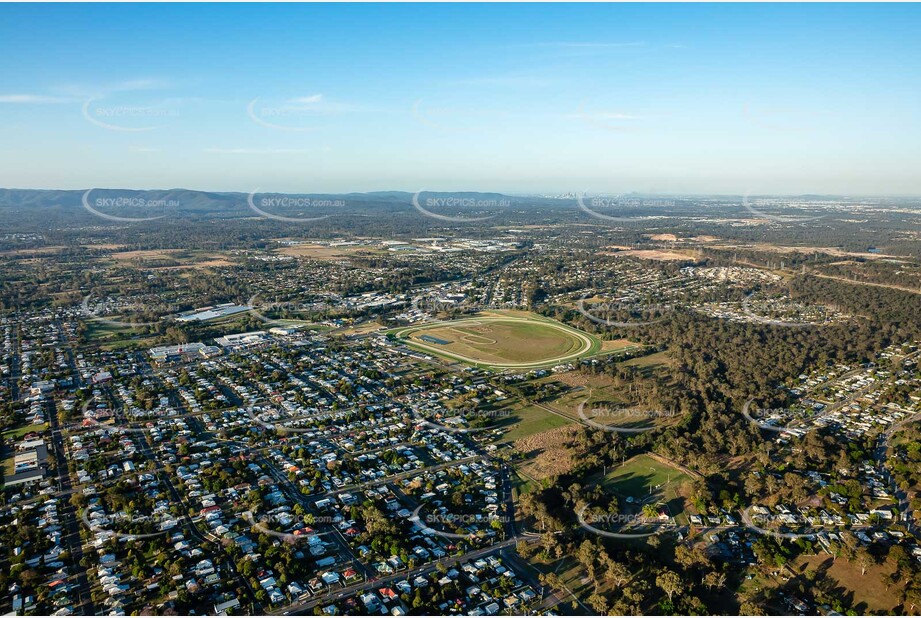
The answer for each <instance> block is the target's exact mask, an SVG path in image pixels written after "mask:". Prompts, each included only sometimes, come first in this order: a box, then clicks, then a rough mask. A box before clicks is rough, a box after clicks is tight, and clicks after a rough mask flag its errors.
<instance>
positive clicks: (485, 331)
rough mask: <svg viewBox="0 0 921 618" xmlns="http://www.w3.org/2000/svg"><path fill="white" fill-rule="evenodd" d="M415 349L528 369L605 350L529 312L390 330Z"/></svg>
mask: <svg viewBox="0 0 921 618" xmlns="http://www.w3.org/2000/svg"><path fill="white" fill-rule="evenodd" d="M391 332H392V334H393V335H394V336H395V337H397V338H398V339H400V340H402V341H404V342H405V343H407V344H408V345H410V347H413V348H416V349H418V350H422V351H425V352H427V353H430V354H434V355H436V356H441V357H444V358H449V359H451V360H458V361H461V362H465V363H470V364H473V365H478V366H486V367H493V368H502V369H513V368H514V369H529V368H535V367H543V366H547V365H555V364H559V363H564V362H568V361H573V360H576V359H577V358H580V357H582V356H587V355H589V354H593V353H597V352H599V351H601V349H602V344H601V341H599V340H598V339H597V338H595V337H593V336H591V335H589V334H587V333H584V332H582V331H579V330H576V329H574V328H570V327H568V326H565V325H563V324H560V323H559V322H556V321H553V320H549V319H546V318H542V317H540V316H536V315H534V314H528V313H516V314H505V313H495V314H492V313H483V314H480V315H477V316H476V317H473V318H467V319H462V320H455V321H452V322H437V323H433V324H422V325H419V326H412V327H409V328H402V329H397V330H395V331H391Z"/></svg>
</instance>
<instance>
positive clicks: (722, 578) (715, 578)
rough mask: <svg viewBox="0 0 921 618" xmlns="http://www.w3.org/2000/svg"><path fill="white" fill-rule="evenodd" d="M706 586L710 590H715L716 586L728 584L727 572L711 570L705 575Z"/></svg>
mask: <svg viewBox="0 0 921 618" xmlns="http://www.w3.org/2000/svg"><path fill="white" fill-rule="evenodd" d="M703 582H704V586H706V587H707V589H708V590H713V589H714V588H722V587H723V586H725V585H726V574H725V573H723V572H722V571H710V572H709V573H707V574H706V575H704V579H703Z"/></svg>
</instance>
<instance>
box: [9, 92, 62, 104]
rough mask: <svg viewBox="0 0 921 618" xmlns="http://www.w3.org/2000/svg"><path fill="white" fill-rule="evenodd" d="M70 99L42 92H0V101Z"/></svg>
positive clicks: (19, 101)
mask: <svg viewBox="0 0 921 618" xmlns="http://www.w3.org/2000/svg"><path fill="white" fill-rule="evenodd" d="M70 101H71V99H67V98H64V97H52V96H48V95H44V94H0V103H68V102H70Z"/></svg>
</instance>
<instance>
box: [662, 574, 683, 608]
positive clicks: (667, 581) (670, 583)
mask: <svg viewBox="0 0 921 618" xmlns="http://www.w3.org/2000/svg"><path fill="white" fill-rule="evenodd" d="M656 586H658V587H659V588H661V589H662V592H664V593H665V594H666V595H668V600H669V602H671V600H672V597H673V596H674V595H676V594H678V593H679V592H681V590H682V589H683V588H684V582H682V581H681V576H680V575H678V574H677V573H675V572H674V571H671V570H669V569H662V571H661V572H660V573H659V575H658V576H657V577H656Z"/></svg>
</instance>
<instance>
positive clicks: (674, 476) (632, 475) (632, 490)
mask: <svg viewBox="0 0 921 618" xmlns="http://www.w3.org/2000/svg"><path fill="white" fill-rule="evenodd" d="M599 480H600V481H601V483H602V484H603V485H604V486H605V488H606V489H608V490H610V491H612V492H613V493H615V494H616V495H617V496H618V498H619V499H620V500H625V499H626V498H628V497H632V498H634V499H635V500H639V501H650V502H653V503H656V502H664V503H665V504H667V505H668V508H669V511H671V514H672V515H673V516H674V517H675V519H676V520H677V522H678V523H679V524H687V523H688V519H687V513H686V512H685V510H686V507H687V500H686V496H687V495H688V490H689V489H690V484H691V478H690V477H689V476H688V475H687V474H685V473H684V472H682V471H681V470H679V469H677V468H674V467H672V466H670V465H668V464H666V463H662V462H660V461H657V460H655V459H653V458H652V457H649V456H648V455H637V456H636V457H633V458H632V459H629V460H627V461H626V462H625V463H624V464H623V465H619V466H617V467H616V468H614V469H613V470H610V471H609V472H608V473H607V475H606V476H605V477H604V479H599Z"/></svg>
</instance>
